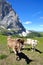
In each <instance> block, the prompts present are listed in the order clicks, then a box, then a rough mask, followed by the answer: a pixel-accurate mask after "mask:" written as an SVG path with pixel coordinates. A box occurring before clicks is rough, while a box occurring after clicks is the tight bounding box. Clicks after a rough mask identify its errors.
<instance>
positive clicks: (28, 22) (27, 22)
mask: <svg viewBox="0 0 43 65" xmlns="http://www.w3.org/2000/svg"><path fill="white" fill-rule="evenodd" d="M31 23H32V22H31V21H26V22H25V23H24V24H31Z"/></svg>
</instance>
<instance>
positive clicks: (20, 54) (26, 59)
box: [17, 52, 33, 64]
mask: <svg viewBox="0 0 43 65" xmlns="http://www.w3.org/2000/svg"><path fill="white" fill-rule="evenodd" d="M17 56H18V57H19V60H21V59H25V61H26V63H27V64H29V63H30V62H32V61H33V60H31V59H29V58H28V57H27V55H25V54H24V53H22V52H21V53H17Z"/></svg>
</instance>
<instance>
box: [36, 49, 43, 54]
mask: <svg viewBox="0 0 43 65" xmlns="http://www.w3.org/2000/svg"><path fill="white" fill-rule="evenodd" d="M35 51H36V52H39V53H40V54H41V53H43V52H42V51H40V50H38V49H35Z"/></svg>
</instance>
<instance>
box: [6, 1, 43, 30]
mask: <svg viewBox="0 0 43 65" xmlns="http://www.w3.org/2000/svg"><path fill="white" fill-rule="evenodd" d="M7 1H8V2H10V3H11V5H12V7H13V9H14V10H15V11H16V13H17V14H18V15H19V18H20V20H21V22H22V24H23V26H24V27H25V28H26V29H27V30H35V31H43V0H7Z"/></svg>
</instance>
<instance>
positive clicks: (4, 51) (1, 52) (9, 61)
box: [0, 35, 43, 65]
mask: <svg viewBox="0 0 43 65" xmlns="http://www.w3.org/2000/svg"><path fill="white" fill-rule="evenodd" d="M33 39H37V40H38V41H39V43H38V45H37V46H36V49H35V51H34V52H32V51H31V48H30V46H25V48H24V49H23V50H22V53H21V59H20V60H19V61H17V60H16V55H15V54H14V53H10V52H9V50H8V48H7V36H3V35H0V65H43V37H36V38H33Z"/></svg>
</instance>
